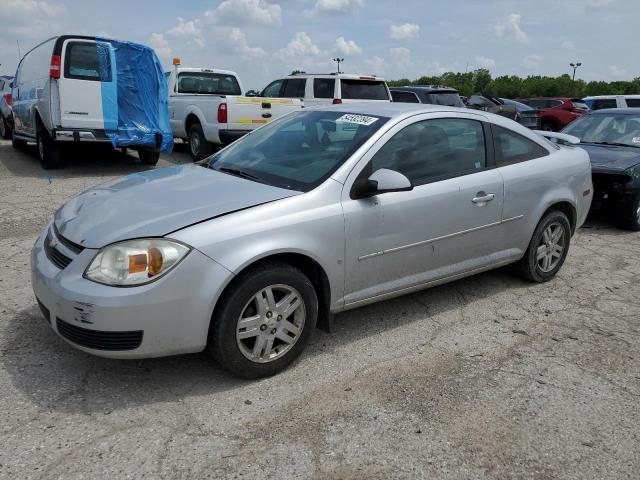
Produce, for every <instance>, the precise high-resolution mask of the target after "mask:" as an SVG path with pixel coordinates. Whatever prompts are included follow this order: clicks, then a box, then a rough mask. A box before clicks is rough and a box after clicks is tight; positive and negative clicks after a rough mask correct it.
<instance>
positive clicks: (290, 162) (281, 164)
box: [206, 110, 389, 192]
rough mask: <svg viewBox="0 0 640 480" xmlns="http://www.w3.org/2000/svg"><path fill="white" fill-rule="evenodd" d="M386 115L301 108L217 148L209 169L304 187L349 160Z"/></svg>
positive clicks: (292, 187)
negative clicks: (223, 146) (227, 145)
mask: <svg viewBox="0 0 640 480" xmlns="http://www.w3.org/2000/svg"><path fill="white" fill-rule="evenodd" d="M387 120H389V119H388V118H387V117H379V116H375V115H363V114H355V113H345V112H332V111H322V110H317V111H313V110H308V111H302V112H299V113H296V114H293V115H288V116H286V117H283V118H282V119H280V120H277V121H275V122H273V123H270V124H268V125H265V126H264V127H262V128H260V129H258V130H256V131H254V132H253V133H251V134H249V135H247V136H245V137H243V138H242V139H240V140H238V141H237V142H235V143H233V144H232V145H230V146H229V147H228V148H225V149H224V150H221V151H220V152H218V153H216V154H215V155H213V156H212V157H210V159H209V160H208V161H207V162H206V165H208V167H209V168H213V169H215V170H219V171H222V172H225V173H228V174H231V175H237V176H240V177H244V178H247V179H249V180H253V181H257V182H260V183H266V184H268V185H273V186H276V187H280V188H287V189H289V190H296V191H301V192H307V191H309V190H312V189H314V188H315V187H317V186H318V185H320V184H321V183H322V182H324V181H325V180H326V179H327V178H329V176H330V175H331V174H332V173H333V172H335V171H336V169H337V168H338V167H339V166H340V165H342V164H343V163H344V161H345V160H347V159H348V158H349V157H350V156H351V155H352V154H353V152H355V151H356V149H358V147H360V145H362V144H363V143H364V142H365V141H366V140H367V139H368V138H369V137H371V135H373V134H374V133H375V132H376V131H377V130H378V129H380V127H381V126H382V125H384V124H385V123H386V122H387Z"/></svg>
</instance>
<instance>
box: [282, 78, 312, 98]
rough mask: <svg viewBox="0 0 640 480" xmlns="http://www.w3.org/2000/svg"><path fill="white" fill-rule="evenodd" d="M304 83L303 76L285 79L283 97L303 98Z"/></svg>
mask: <svg viewBox="0 0 640 480" xmlns="http://www.w3.org/2000/svg"><path fill="white" fill-rule="evenodd" d="M306 83H307V81H306V80H305V79H304V78H295V79H289V80H285V83H284V91H283V92H282V96H283V97H284V98H304V88H305V85H306Z"/></svg>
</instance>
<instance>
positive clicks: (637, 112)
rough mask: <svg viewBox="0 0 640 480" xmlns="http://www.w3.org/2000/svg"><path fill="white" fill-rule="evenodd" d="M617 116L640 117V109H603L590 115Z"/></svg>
mask: <svg viewBox="0 0 640 480" xmlns="http://www.w3.org/2000/svg"><path fill="white" fill-rule="evenodd" d="M607 113H608V114H614V113H615V114H617V115H640V107H636V108H634V107H627V108H601V109H600V110H594V111H592V112H589V115H602V114H607Z"/></svg>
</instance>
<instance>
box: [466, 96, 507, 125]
mask: <svg viewBox="0 0 640 480" xmlns="http://www.w3.org/2000/svg"><path fill="white" fill-rule="evenodd" d="M467 108H472V109H474V110H482V111H483V112H489V113H494V114H496V115H500V116H501V117H506V118H510V119H511V120H515V119H516V117H517V114H518V109H517V108H516V107H515V106H514V105H505V103H504V102H503V101H502V100H500V99H499V98H496V97H492V96H490V95H480V94H476V95H472V96H471V97H469V98H468V99H467Z"/></svg>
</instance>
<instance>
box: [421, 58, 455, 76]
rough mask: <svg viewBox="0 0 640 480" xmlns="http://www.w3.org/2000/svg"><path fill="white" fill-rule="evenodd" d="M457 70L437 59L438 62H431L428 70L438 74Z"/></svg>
mask: <svg viewBox="0 0 640 480" xmlns="http://www.w3.org/2000/svg"><path fill="white" fill-rule="evenodd" d="M455 70H456V69H455V68H452V67H446V66H444V65H441V64H440V62H437V61H436V62H431V63H429V65H428V66H427V71H430V72H433V73H435V74H436V75H442V74H443V73H447V72H453V71H455Z"/></svg>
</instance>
